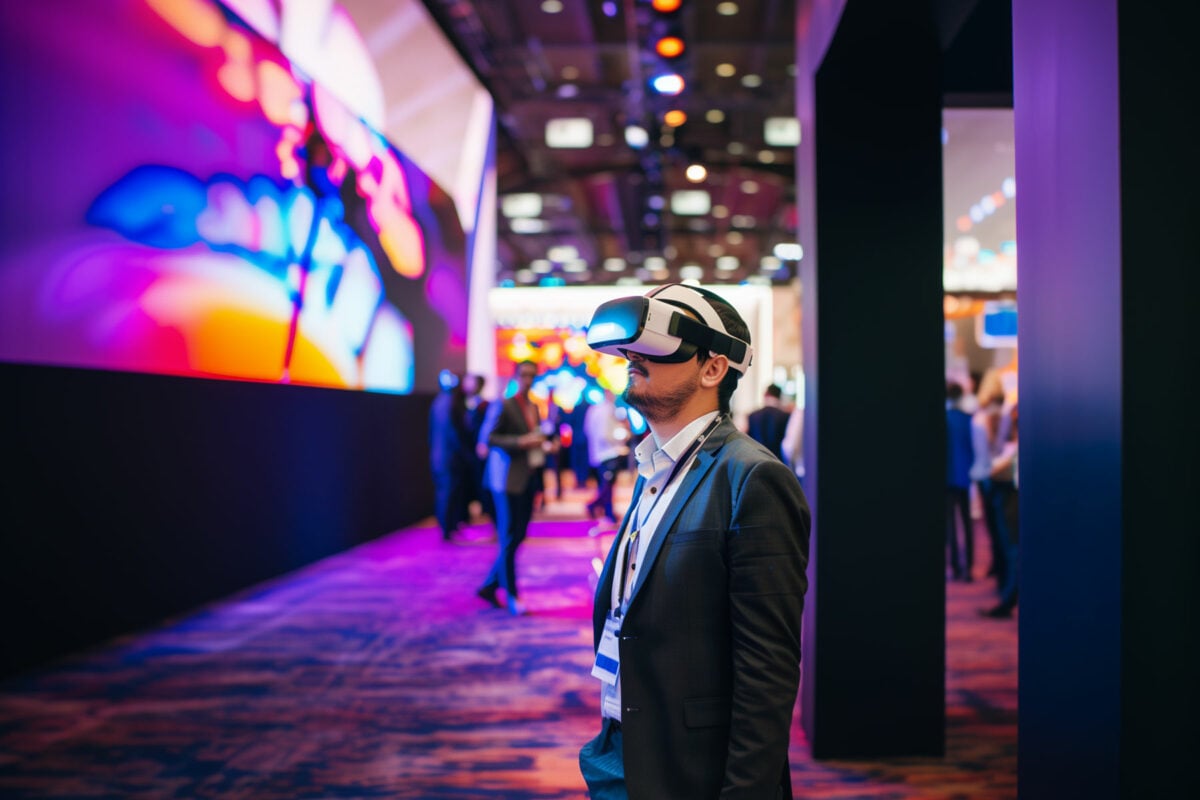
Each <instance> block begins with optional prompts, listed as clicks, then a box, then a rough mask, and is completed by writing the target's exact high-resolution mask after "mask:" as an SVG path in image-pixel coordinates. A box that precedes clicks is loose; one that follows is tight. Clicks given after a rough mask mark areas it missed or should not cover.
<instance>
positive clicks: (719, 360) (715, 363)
mask: <svg viewBox="0 0 1200 800" xmlns="http://www.w3.org/2000/svg"><path fill="white" fill-rule="evenodd" d="M728 371H729V359H728V358H727V357H725V356H723V355H719V354H717V353H711V354H710V355H709V358H708V360H707V361H705V362H704V366H703V367H701V368H700V385H701V386H703V387H704V388H706V389H712V388H715V387H717V386H720V385H721V381H722V380H723V379H724V378H725V373H726V372H728Z"/></svg>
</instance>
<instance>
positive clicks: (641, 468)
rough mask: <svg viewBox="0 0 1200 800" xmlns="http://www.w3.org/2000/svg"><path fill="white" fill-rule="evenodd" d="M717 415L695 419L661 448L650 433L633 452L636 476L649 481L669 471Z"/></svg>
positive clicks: (707, 415)
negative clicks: (635, 462)
mask: <svg viewBox="0 0 1200 800" xmlns="http://www.w3.org/2000/svg"><path fill="white" fill-rule="evenodd" d="M718 413H720V412H718V411H710V412H708V413H707V414H702V415H700V416H699V417H696V418H695V419H694V420H692V421H691V422H689V423H688V424H687V425H685V426H684V427H683V430H681V431H679V433H677V434H675V435H674V436H672V437H671V439H670V441H668V442H667V443H666V444H664V445H662V446H659V444H658V437H657V436H655V435H654V433H653V431H651V433H650V435H649V436H647V437H646V438H645V439H643V440H642V443H641V444H639V445H638V446H637V448H636V449H634V451H633V455H634V458H636V459H637V465H638V474H639V475H641V476H642V477H643V478H646V479H647V480H649V479H650V478H651V477H653V476H654V475H657V474H659V473H660V472H665V471H667V470H669V469H671V467H673V466H674V465H675V462H676V461H677V460H678V459H679V457H680V456H681V455H683V453H684V451H686V450H687V449H688V447H689V446H690V445H691V444H692V442H693V441H695V439H696V437H697V436H699V435H700V432H701V431H703V430H704V429H705V427H707V426H708V425H709V423H711V422H712V421H713V420H714V419H716V416H717V414H718Z"/></svg>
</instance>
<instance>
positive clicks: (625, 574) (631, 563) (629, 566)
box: [614, 414, 725, 616]
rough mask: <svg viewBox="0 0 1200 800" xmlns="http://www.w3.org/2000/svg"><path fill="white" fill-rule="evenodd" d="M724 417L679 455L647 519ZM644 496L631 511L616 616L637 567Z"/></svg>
mask: <svg viewBox="0 0 1200 800" xmlns="http://www.w3.org/2000/svg"><path fill="white" fill-rule="evenodd" d="M724 418H725V415H724V414H717V416H716V418H715V419H713V421H712V422H710V423H708V425H707V426H706V427H705V428H704V430H703V431H701V432H700V435H699V436H697V437H696V438H695V439H693V440H692V443H691V444H690V445H688V448H687V450H684V451H683V454H682V455H681V456H680V457H679V460H678V461H676V462H675V463H674V465H672V467H671V474H670V475H668V476H667V482H666V483H664V484H663V487H662V491H661V492H659V493H658V494H657V495H656V496H655V497H654V499H653V500H651V501H650V509H649V510H648V511H647V512H646V519H647V520H649V519H650V517H651V515H652V514H653V513H654V508H655V506H657V505H658V500H659V498H660V497H662V496H663V495H664V494H666V493H667V488H668V487H669V486H670V485H671V482H672V481H674V480H675V477H676V476H677V475H678V474H679V470H681V469H682V468H683V465H684V464H686V463H688V461H690V460H691V458H692V456H693V455H695V454H696V451H697V450H699V449H700V446H701V445H703V444H704V440H705V439H707V438H708V437H709V436H711V435H712V432H713V431H715V430H716V429H717V426H718V425H720V424H721V420H723V419H724ZM644 496H645V492H643V493H642V494H639V495H638V502H637V505H635V506H634V507H633V508H632V509H631V510H630V512H629V517H630V522H631V523H632V528H633V530H632V531H630V533H629V534H628V536H626V538H625V553H624V558H623V559H622V560H621V579H620V582H619V583H618V584H617V609H616V611H615V612H614V613H615V614H616V616H620V615H621V607H622V606H623V605H624V603H625V585H626V583H627V582H628V581H629V580H630V579H631V577H632V575H631V573H632V572H633V570H634V569H635V568H636V567H637V561H636V559H635V556H636V555H637V549H636V548H637V542H638V539H639V538H640V534H641V532H642V531H641V525H639V524H638V520H637V518H638V508H639V507H640V506H641V504H642V497H644Z"/></svg>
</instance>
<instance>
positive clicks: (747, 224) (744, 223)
mask: <svg viewBox="0 0 1200 800" xmlns="http://www.w3.org/2000/svg"><path fill="white" fill-rule="evenodd" d="M729 224H730V225H732V226H733V227H735V228H753V227H754V226H755V224H757V220H755V219H754V217H752V216H750V215H749V214H734V215H733V219H731V220H729Z"/></svg>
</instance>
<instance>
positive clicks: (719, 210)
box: [710, 205, 729, 219]
mask: <svg viewBox="0 0 1200 800" xmlns="http://www.w3.org/2000/svg"><path fill="white" fill-rule="evenodd" d="M710 213H711V214H712V215H713V216H714V217H716V218H717V219H725V218H726V217H728V216H729V209H728V208H727V207H725V206H719V205H718V206H713V207H712V211H711V212H710Z"/></svg>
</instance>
